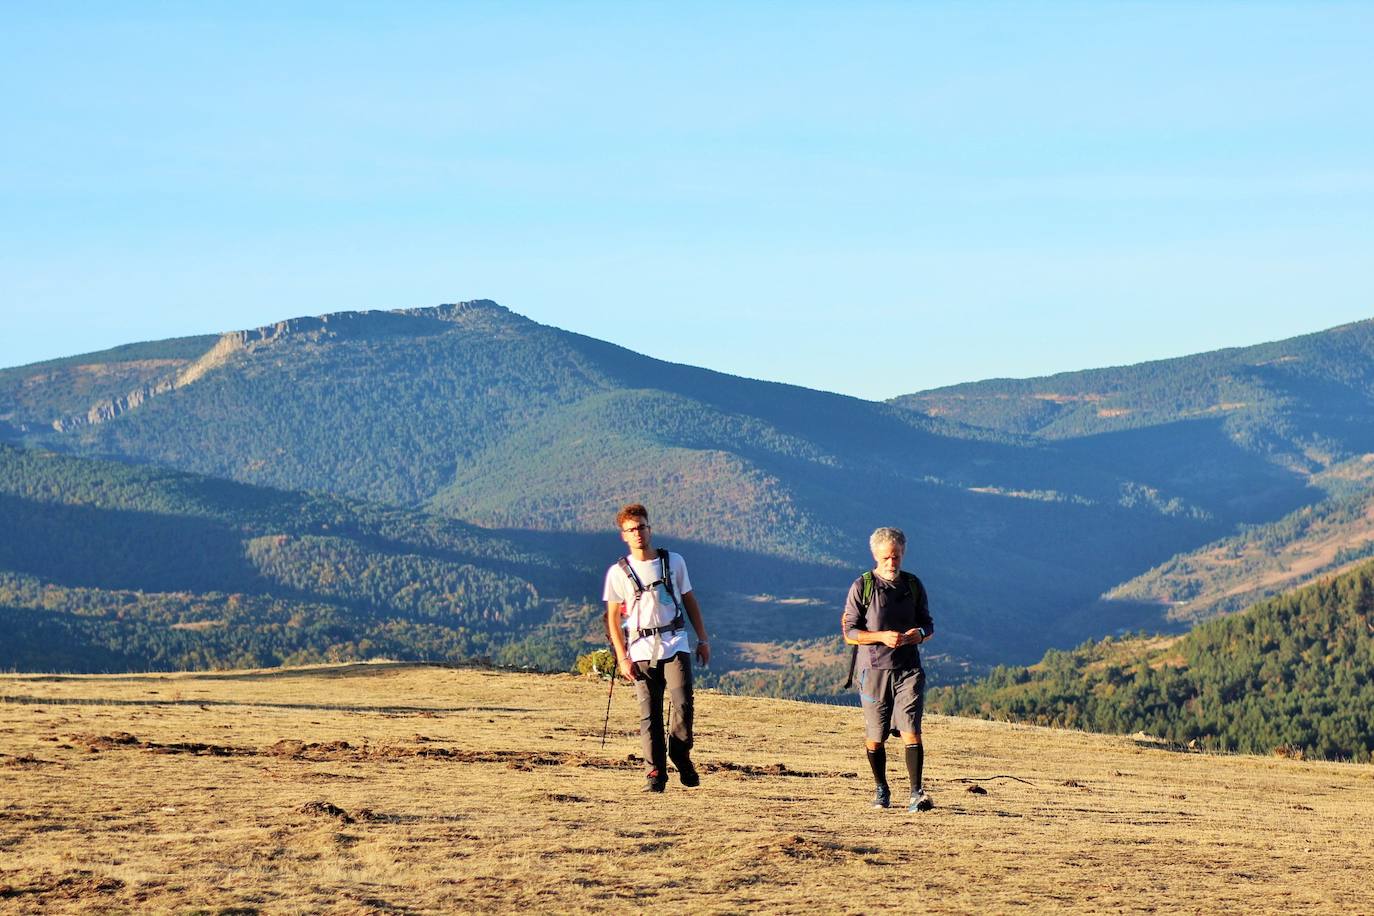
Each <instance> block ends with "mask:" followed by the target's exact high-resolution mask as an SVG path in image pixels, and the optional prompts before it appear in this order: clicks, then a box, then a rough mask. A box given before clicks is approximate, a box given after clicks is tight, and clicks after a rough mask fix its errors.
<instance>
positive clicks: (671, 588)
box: [603, 503, 711, 792]
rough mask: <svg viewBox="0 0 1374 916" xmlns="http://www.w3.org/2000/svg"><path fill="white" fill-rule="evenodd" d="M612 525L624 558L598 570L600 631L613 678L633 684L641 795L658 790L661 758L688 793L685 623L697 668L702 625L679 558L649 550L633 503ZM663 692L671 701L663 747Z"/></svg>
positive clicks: (704, 656) (664, 776)
mask: <svg viewBox="0 0 1374 916" xmlns="http://www.w3.org/2000/svg"><path fill="white" fill-rule="evenodd" d="M615 521H616V525H618V526H619V528H620V537H621V538H622V539H623V540H624V541H625V543H626V544H627V545H628V546H629V548H630V553H629V555H628V556H626V557H624V558H623V559H621V560H620V561H618V562H617V563H615V564H614V565H613V566H611V568H610V569H608V570H607V571H606V588H605V594H604V596H603V597H604V599H605V601H606V629H607V630H608V631H609V632H610V637H611V645H612V646H613V647H614V649H615V657H616V662H617V664H618V665H619V667H620V673H621V674H622V675H624V677H625V678H626V679H628V680H631V681H633V682H634V685H635V696H636V697H638V699H639V740H640V745H641V747H642V748H643V751H644V760H645V761H646V763H647V765H648V773H647V774H646V776H645V779H644V791H646V792H662V791H663V789H664V786H666V785H667V783H668V760H669V759H671V760H672V761H673V765H674V766H676V767H677V774H678V779H680V780H681V781H682V784H683V785H684V786H687V787H688V788H691V787H693V786H697V785H700V783H701V777H700V776H698V775H697V771H696V769H695V768H694V767H693V766H692V757H691V753H692V661H691V657H690V656H689V655H688V653H687V649H688V644H687V627H686V622H687V620H690V621H691V622H692V629H694V630H695V631H696V634H697V650H696V652H697V660H698V661H700V662H701V664H703V665H705V664H706V663H707V662H708V661H710V659H711V647H710V646H709V645H708V644H707V637H706V625H705V624H704V623H702V619H701V608H700V606H698V604H697V598H696V595H694V594H693V593H692V583H691V580H690V579H688V578H687V563H686V561H684V560H683V559H682V556H681V555H680V554H676V553H669V552H668V551H667V550H655V549H654V546H653V539H652V537H651V536H650V531H649V510H648V509H645V508H644V507H643V506H641V505H639V504H638V503H635V504H633V505H629V506H626V507H625V508H623V509H621V510H620V513H619V514H618V515H616V517H615ZM684 611H685V612H686V615H685V618H684ZM622 627H623V628H624V629H622ZM665 692H666V693H667V694H668V696H669V698H670V699H671V700H672V704H673V713H672V720H671V721H670V722H669V723H668V742H667V745H666V747H665V745H664V741H663V695H664V693H665Z"/></svg>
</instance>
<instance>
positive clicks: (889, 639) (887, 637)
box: [880, 630, 903, 649]
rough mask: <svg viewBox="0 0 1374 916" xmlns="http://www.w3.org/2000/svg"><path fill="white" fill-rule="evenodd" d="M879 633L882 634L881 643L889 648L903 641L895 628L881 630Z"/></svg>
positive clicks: (893, 647)
mask: <svg viewBox="0 0 1374 916" xmlns="http://www.w3.org/2000/svg"><path fill="white" fill-rule="evenodd" d="M880 635H881V636H882V640H883V645H885V646H887V647H888V648H889V649H895V648H897V647H898V646H900V645H901V644H902V643H903V638H902V634H901V633H898V632H897V631H896V630H883V631H882V633H881V634H880Z"/></svg>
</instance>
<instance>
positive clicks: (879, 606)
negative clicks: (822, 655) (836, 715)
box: [840, 528, 935, 813]
mask: <svg viewBox="0 0 1374 916" xmlns="http://www.w3.org/2000/svg"><path fill="white" fill-rule="evenodd" d="M868 546H869V548H870V549H871V550H872V552H873V563H874V567H873V570H872V572H866V573H864V574H863V575H862V576H860V577H859V578H858V579H856V580H854V584H853V585H851V586H850V587H849V596H848V598H847V599H846V600H845V605H844V616H843V618H842V621H841V624H840V626H841V629H842V630H843V631H844V636H845V641H846V642H849V643H851V644H854V645H856V646H857V650H856V651H857V653H858V658H859V662H860V671H859V701H860V703H861V704H862V706H863V712H864V737H865V739H866V742H865V744H866V747H867V749H868V765H869V767H870V768H871V769H872V770H873V781H874V782H875V783H876V784H877V790H876V792H875V793H874V796H873V807H875V808H886V807H888V806H889V805H891V804H892V790H891V789H890V788H888V784H887V745H886V741H887V736H888V733H889V731H892V730H893V729H895V730H896V732H897V733H898V734H900V735H901V736H902V745H903V753H904V754H905V758H906V770H907V775H908V776H909V777H910V778H911V798H910V800H909V801H908V803H907V810H908V811H910V812H912V813H915V812H918V811H929V810H930V809H931V808H933V807H934V803H933V802H932V801H931V800H930V796H929V795H927V794H926V791H925V784H924V782H923V781H922V780H923V773H922V770H923V768H924V766H925V748H924V747H923V746H922V744H921V713H922V710H923V707H924V703H925V687H926V675H925V671H924V669H922V668H921V652H920V650H919V649H917V648H916V647H917V646H919V645H920V644H921V643H923V642H925V641H926V640H928V639H930V637H931V636H932V635H933V634H934V632H935V624H934V622H933V621H932V620H931V619H930V607H929V603H928V601H927V598H926V590H925V586H923V585H922V584H921V580H920V579H918V578H916V576H915V575H914V574H912V573H909V572H906V571H904V570H903V569H902V557H903V555H905V553H906V535H905V534H903V533H902V531H901V529H899V528H879V529H878V530H877V531H874V532H873V535H872V536H871V537H870V538H869V539H868Z"/></svg>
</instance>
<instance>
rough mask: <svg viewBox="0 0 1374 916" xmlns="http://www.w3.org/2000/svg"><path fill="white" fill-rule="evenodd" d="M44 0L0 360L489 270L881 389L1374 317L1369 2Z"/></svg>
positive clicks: (1373, 74)
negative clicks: (370, 0) (317, 0)
mask: <svg viewBox="0 0 1374 916" xmlns="http://www.w3.org/2000/svg"><path fill="white" fill-rule="evenodd" d="M686 6H687V5H684V4H667V3H633V4H631V3H625V4H608V3H595V2H576V0H569V2H560V3H390V4H381V3H376V4H359V3H347V2H335V3H329V4H310V3H288V4H267V3H261V4H259V3H251V2H238V3H224V4H217V3H209V2H207V3H189V2H187V3H161V4H153V3H148V4H140V3H131V2H130V3H119V4H108V3H88V4H82V3H63V4H24V5H18V4H16V5H11V6H9V7H7V8H6V11H5V14H4V23H5V27H4V29H3V31H2V32H0V104H3V111H4V112H5V128H4V137H5V140H4V143H2V144H0V328H3V333H0V366H12V365H19V364H24V363H29V362H34V361H38V360H42V359H47V358H51V357H56V356H64V355H70V354H74V353H80V352H86V351H91V350H96V349H101V348H104V347H108V346H113V345H116V344H120V343H126V342H130V341H135V340H148V339H158V338H164V337H174V336H181V335H187V334H203V333H212V332H218V331H224V330H231V329H239V328H245V327H254V326H257V325H260V324H265V323H268V322H271V321H276V320H279V319H282V318H287V317H292V316H296V315H309V314H321V313H324V312H330V311H339V310H345V309H389V308H401V307H414V306H424V305H434V304H438V303H440V302H451V301H457V300H462V299H472V298H491V299H495V300H497V301H498V302H501V303H502V304H503V305H506V306H508V307H510V308H511V309H513V310H515V311H516V312H519V313H521V314H524V315H527V316H529V317H531V318H533V319H535V320H538V321H542V322H545V323H548V324H553V325H557V326H559V327H563V328H567V329H570V330H575V331H578V332H581V333H584V334H588V335H591V336H594V337H599V338H602V339H605V340H611V341H614V342H616V343H619V344H623V345H625V346H627V347H630V348H632V349H635V350H639V351H641V352H645V353H649V354H652V355H654V356H658V357H662V358H665V359H671V360H674V361H678V362H686V363H691V364H695V365H700V366H706V367H709V368H713V369H719V370H722V371H726V372H731V373H735V374H740V375H748V376H753V377H758V378H766V379H773V380H778V381H785V382H790V383H794V384H799V385H806V386H809V387H814V388H823V389H827V390H831V391H840V392H844V393H847V394H854V395H858V396H861V397H870V398H883V397H890V396H893V395H896V394H900V393H904V392H909V391H915V390H919V389H924V388H929V387H934V386H938V385H945V384H952V383H956V382H960V381H969V380H974V379H979V378H987V377H993V376H1017V377H1019V376H1030V375H1041V374H1048V373H1051V372H1056V371H1064V370H1072V369H1081V368H1088V367H1093V366H1102V365H1115V364H1122V363H1130V362H1139V361H1142V360H1146V359H1154V358H1160V357H1166V356H1176V355H1181V354H1185V353H1192V352H1199V351H1203V350H1209V349H1215V348H1218V347H1223V346H1232V345H1242V344H1249V343H1256V342H1259V341H1263V340H1272V339H1277V338H1281V337H1287V336H1291V335H1295V334H1300V333H1305V332H1309V331H1316V330H1320V329H1322V328H1326V327H1330V326H1333V325H1337V324H1341V323H1344V322H1347V321H1354V320H1358V319H1362V318H1368V317H1374V256H1371V252H1374V111H1371V108H1374V101H1371V100H1374V66H1372V65H1371V63H1370V59H1371V55H1370V53H1369V49H1370V48H1371V47H1374V4H1353V3H1346V4H1338V3H1319V2H1318V3H1265V2H1248V3H1217V2H1209V3H1197V4H1191V3H1150V4H1131V3H1115V2H1103V3H1036V2H1018V3H845V4H839V3H828V4H819V3H781V2H770V3H729V4H726V3H721V4H700V5H692V6H691V8H690V9H686V8H684V7H686Z"/></svg>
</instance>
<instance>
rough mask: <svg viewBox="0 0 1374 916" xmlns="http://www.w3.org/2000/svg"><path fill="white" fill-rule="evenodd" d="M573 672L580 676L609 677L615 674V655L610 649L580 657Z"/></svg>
mask: <svg viewBox="0 0 1374 916" xmlns="http://www.w3.org/2000/svg"><path fill="white" fill-rule="evenodd" d="M573 670H575V671H576V672H577V673H578V674H587V675H594V676H596V677H609V676H611V675H613V674H615V653H614V652H612V651H611V650H610V649H597V650H596V651H595V652H588V653H587V654H586V655H579V656H578V657H577V664H576V665H574V666H573Z"/></svg>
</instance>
